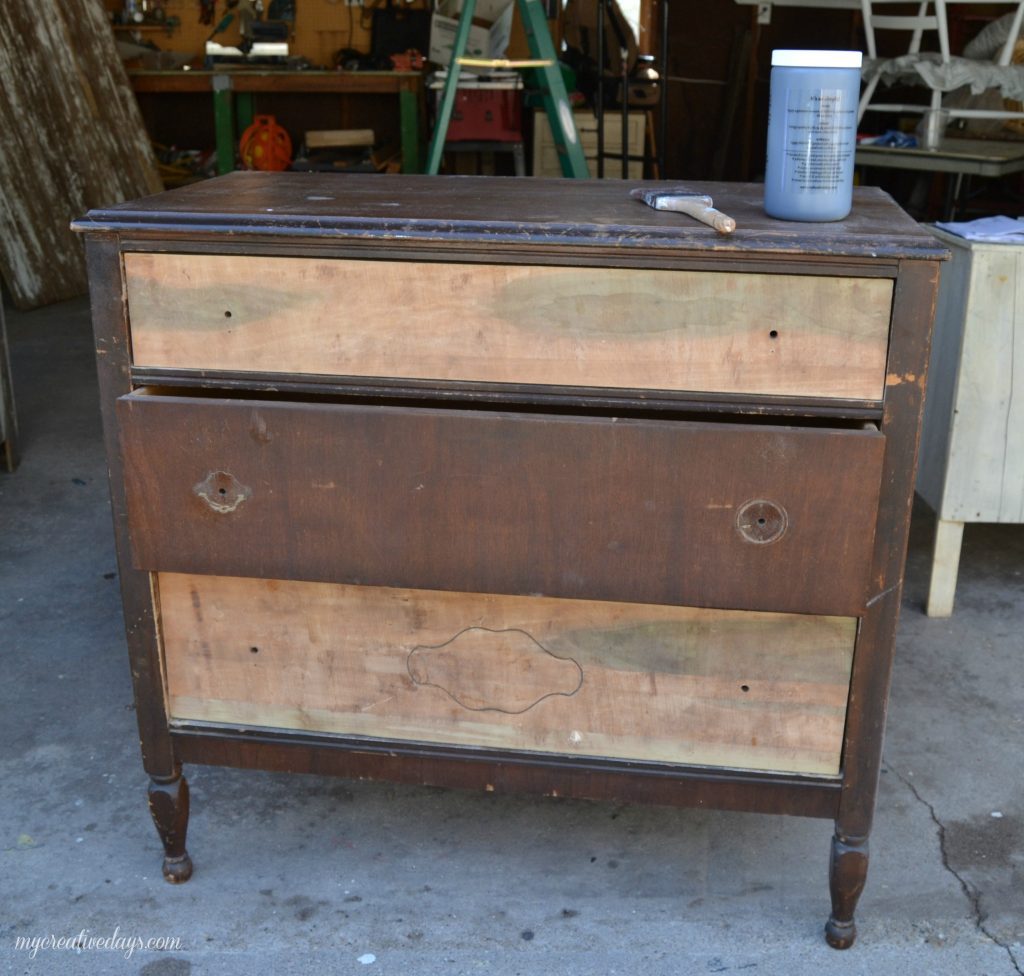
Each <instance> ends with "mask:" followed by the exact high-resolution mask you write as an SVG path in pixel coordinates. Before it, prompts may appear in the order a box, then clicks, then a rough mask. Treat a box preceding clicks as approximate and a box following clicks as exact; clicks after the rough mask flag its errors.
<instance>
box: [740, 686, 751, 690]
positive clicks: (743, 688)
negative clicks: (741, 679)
mask: <svg viewBox="0 0 1024 976" xmlns="http://www.w3.org/2000/svg"><path fill="white" fill-rule="evenodd" d="M740 691H750V685H740Z"/></svg>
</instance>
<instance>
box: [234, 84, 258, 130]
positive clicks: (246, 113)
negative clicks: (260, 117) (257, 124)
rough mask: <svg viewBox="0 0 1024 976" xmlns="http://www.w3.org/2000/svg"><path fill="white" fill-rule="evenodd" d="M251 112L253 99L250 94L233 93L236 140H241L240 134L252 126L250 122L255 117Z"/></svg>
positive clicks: (253, 112)
mask: <svg viewBox="0 0 1024 976" xmlns="http://www.w3.org/2000/svg"><path fill="white" fill-rule="evenodd" d="M255 114H256V113H255V111H254V110H253V98H252V92H236V93H235V118H236V120H237V122H236V124H237V129H236V132H237V133H238V138H239V139H241V137H242V133H243V132H245V130H246V129H248V128H249V126H250V125H252V120H253V118H254V116H255Z"/></svg>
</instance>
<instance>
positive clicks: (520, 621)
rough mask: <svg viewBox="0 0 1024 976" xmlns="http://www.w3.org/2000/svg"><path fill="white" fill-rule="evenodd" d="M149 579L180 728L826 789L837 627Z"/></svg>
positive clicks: (589, 605) (592, 606)
mask: <svg viewBox="0 0 1024 976" xmlns="http://www.w3.org/2000/svg"><path fill="white" fill-rule="evenodd" d="M157 579H158V584H157V585H158V589H159V601H160V607H161V627H162V632H163V650H164V657H165V667H166V672H167V688H168V696H169V704H170V711H171V715H172V717H173V718H174V719H176V720H178V721H197V720H198V721H212V722H221V723H227V724H242V725H246V726H269V727H275V728H289V729H301V730H306V731H322V732H336V733H347V734H355V735H366V736H374V737H383V738H389V739H398V740H413V741H420V742H435V743H449V744H465V745H475V746H480V745H484V746H490V747H495V748H501V749H523V750H527V751H536V752H546V753H562V754H567V755H576V756H597V757H616V758H626V759H638V760H649V761H663V762H673V763H690V764H693V763H696V764H708V765H714V766H726V767H736V768H748V769H772V770H780V771H788V772H804V773H819V774H826V775H833V774H835V773H837V772H838V770H839V749H840V743H841V739H842V731H843V723H844V718H845V711H846V694H847V686H848V683H849V676H850V667H851V661H852V654H853V645H854V639H855V633H856V621H855V620H854V619H852V618H841V617H811V616H804V615H792V614H776V613H743V612H730V611H710V610H696V609H689V608H681V607H655V606H643V605H637V604H623V603H599V602H591V601H580V600H552V599H544V598H535V597H509V596H490V595H483V594H472V593H446V592H431V591H423V590H401V589H385V588H376V587H363V586H344V585H336V584H318V583H295V582H284V581H277V580H255V579H238V578H227V577H208V576H187V575H177V574H159V576H158V577H157Z"/></svg>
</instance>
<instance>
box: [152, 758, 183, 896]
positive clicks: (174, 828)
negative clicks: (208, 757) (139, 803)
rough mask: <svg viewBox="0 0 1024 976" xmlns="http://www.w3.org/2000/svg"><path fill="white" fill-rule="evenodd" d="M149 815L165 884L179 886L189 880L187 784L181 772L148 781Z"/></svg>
mask: <svg viewBox="0 0 1024 976" xmlns="http://www.w3.org/2000/svg"><path fill="white" fill-rule="evenodd" d="M149 812H150V813H151V814H152V815H153V823H154V824H156V832H157V833H158V834H159V835H160V840H161V841H162V842H163V845H164V854H165V857H164V866H163V871H164V880H165V881H169V882H170V883H171V884H182V883H183V882H185V881H188V879H189V878H191V877H192V859H191V858H190V857H189V856H188V851H186V850H185V834H186V833H187V832H188V780H186V779H185V777H184V776H182V775H181V770H180V769H179V770H178V774H177V775H176V776H173V777H169V778H167V779H164V778H163V777H156V776H154V777H153V778H152V779H151V780H150V781H149Z"/></svg>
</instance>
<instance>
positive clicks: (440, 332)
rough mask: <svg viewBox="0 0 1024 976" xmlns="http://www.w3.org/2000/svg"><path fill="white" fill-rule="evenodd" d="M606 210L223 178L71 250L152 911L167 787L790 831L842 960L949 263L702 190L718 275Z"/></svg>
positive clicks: (174, 796)
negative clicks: (97, 410)
mask: <svg viewBox="0 0 1024 976" xmlns="http://www.w3.org/2000/svg"><path fill="white" fill-rule="evenodd" d="M650 185H652V186H656V185H657V184H650ZM629 189H630V187H629V186H626V185H623V184H622V183H620V182H615V181H582V182H580V183H578V184H575V185H574V186H573V187H572V192H571V193H567V192H566V189H565V184H564V182H562V181H558V180H530V181H526V180H501V179H478V178H471V177H459V178H446V177H373V176H370V177H359V176H321V175H316V174H259V173H235V174H232V175H231V176H227V177H223V178H221V179H218V180H213V181H209V182H207V183H203V184H196V185H193V186H190V187H187V188H184V189H181V190H175V191H172V192H170V193H167V194H163V195H160V196H156V197H150V198H147V199H145V200H142V201H138V202H132V203H125V204H121V205H118V206H114V207H111V208H109V209H106V210H100V211H93V212H91V213H90V214H89V215H88V216H87V217H86V218H84V219H83V220H81V221H79V222H78V223H77V224H76V228H77V229H78V230H79V231H81V232H82V233H84V234H85V236H86V242H87V253H88V262H89V269H90V276H91V287H92V303H93V316H94V323H95V330H96V341H97V353H98V357H97V362H98V367H99V372H100V381H101V389H102V405H103V414H104V424H105V436H106V443H107V450H108V456H109V462H110V473H111V493H112V498H113V511H114V522H115V530H116V537H117V547H118V553H119V560H120V567H121V584H122V593H123V597H124V606H125V616H126V622H127V633H128V645H129V653H130V656H131V670H132V675H133V679H134V683H135V696H136V703H137V713H138V719H139V726H140V730H141V741H142V751H143V762H144V765H145V768H146V770H147V771H148V773H149V775H150V777H151V787H150V806H151V810H152V814H153V818H154V821H155V823H156V826H157V830H158V832H159V834H160V836H161V838H162V840H163V842H164V846H165V852H166V858H165V861H164V875H165V877H166V878H167V879H168V880H169V881H184V880H187V878H188V877H189V876H190V874H191V871H192V865H191V860H190V859H189V855H188V853H187V851H186V847H185V834H186V828H187V821H188V803H189V801H188V786H187V782H186V779H185V777H184V776H183V775H182V766H183V764H188V763H214V764H224V765H230V766H241V767H253V768H261V769H273V770H288V771H295V772H300V771H307V772H317V773H321V774H324V773H333V774H337V775H341V776H349V777H373V778H383V779H393V780H400V781H405V782H414V783H430V784H438V785H446V786H456V787H463V788H472V789H480V790H497V791H502V790H520V791H529V792H536V793H543V794H551V795H558V796H568V797H588V798H594V799H600V800H614V801H628V802H653V803H665V804H678V805H689V806H699V807H709V808H721V809H729V810H746V811H756V812H760V813H776V814H796V815H801V816H810V817H823V818H828V819H831V820H833V821H834V822H835V834H834V839H833V842H832V861H831V871H830V886H831V893H832V914H831V917H830V919H829V922H828V925H827V929H826V933H827V937H828V941H829V942H830V944H832V945H833V946H835V947H837V948H845V947H847V946H849V945H850V944H852V942H853V940H854V936H855V928H854V920H853V915H854V908H855V905H856V902H857V898H858V896H859V894H860V891H861V889H862V887H863V884H864V880H865V875H866V872H867V863H868V852H867V843H868V834H869V831H870V826H871V820H872V814H873V809H874V801H875V791H876V786H877V781H878V772H879V761H880V754H881V745H882V730H883V725H884V719H885V710H886V699H887V695H888V688H889V677H890V673H891V665H892V657H893V641H894V635H895V626H896V619H897V613H898V609H899V604H900V589H901V584H902V572H903V561H904V556H905V548H906V538H907V527H908V521H909V515H910V506H911V500H912V497H913V489H914V466H915V455H916V446H917V437H918V431H919V424H920V416H921V408H922V402H923V391H924V384H925V374H926V370H927V357H928V344H929V336H930V330H931V321H932V313H933V309H934V302H935V294H936V287H937V283H938V271H939V261H940V259H941V258H942V257H943V256H944V253H945V252H944V249H943V247H942V246H941V245H940V244H939V243H938V242H937V241H936V240H935V238H934V237H932V236H931V235H930V234H927V233H926V232H924V231H922V230H921V229H920V228H919V227H918V225H917V224H915V223H914V222H913V221H911V220H910V219H909V218H908V217H907V216H906V215H905V214H903V213H902V212H901V211H900V210H899V209H898V208H897V207H896V206H895V205H894V204H893V203H892V201H891V200H890V199H889V198H888V197H887V196H886V195H885V194H883V193H881V192H879V191H877V190H871V189H860V190H857V191H855V196H854V208H853V212H852V214H851V216H850V217H849V218H848V219H847V220H845V221H843V222H840V223H835V224H803V225H801V224H790V223H785V222H780V221H774V220H770V219H768V218H766V217H765V216H764V214H763V211H762V196H761V195H762V187H760V186H757V185H738V186H731V185H726V184H704V185H701V186H700V187H699V190H700V191H701V192H709V193H711V194H712V195H713V197H714V199H715V202H716V204H717V205H718V206H719V207H720V208H721V209H723V210H724V211H725V212H727V213H729V214H730V215H731V216H733V217H734V218H735V219H736V221H737V224H738V227H739V229H738V230H737V231H736V233H735V234H734V235H733V236H731V237H722V236H719V235H718V234H716V233H715V231H713V230H711V229H710V228H708V227H705V226H704V225H702V224H698V223H696V222H694V221H692V220H689V219H688V218H685V217H682V216H680V215H678V214H671V213H664V212H657V211H654V210H652V209H650V208H648V207H645V206H644V205H643V204H641V203H638V202H637V201H634V200H632V199H630V197H629ZM310 842H311V843H312V844H314V845H315V844H316V839H315V838H312V839H311V841H310ZM538 883H541V881H540V879H538Z"/></svg>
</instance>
